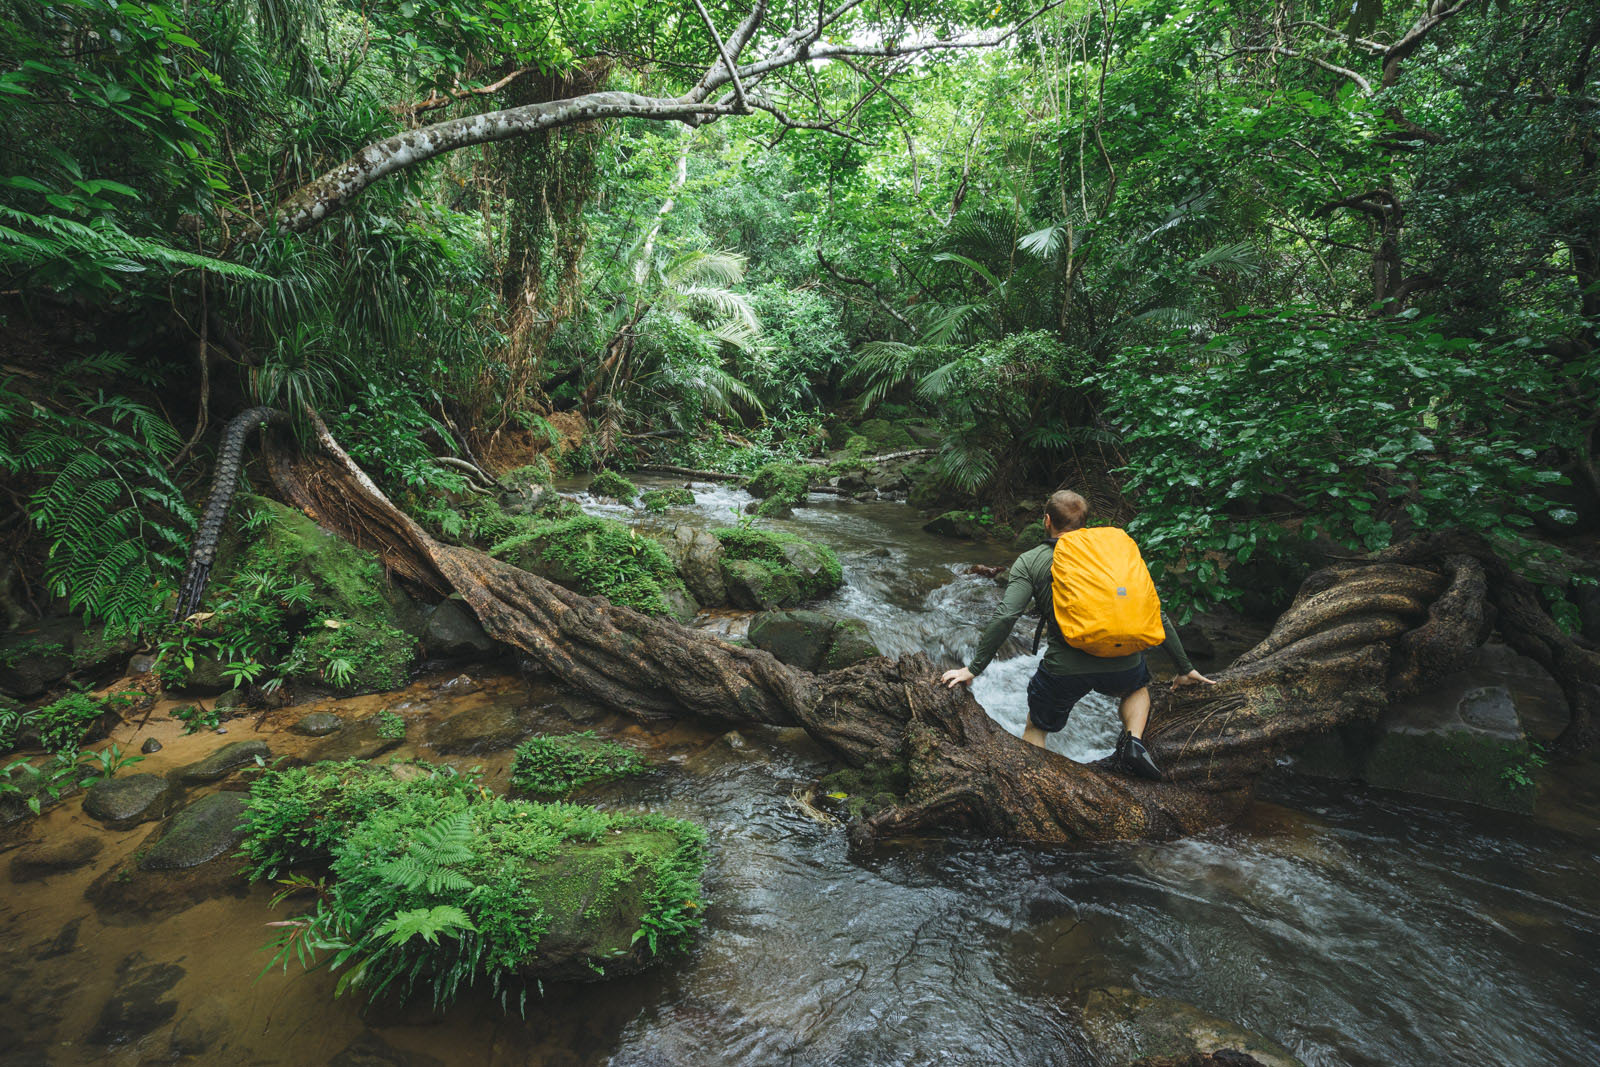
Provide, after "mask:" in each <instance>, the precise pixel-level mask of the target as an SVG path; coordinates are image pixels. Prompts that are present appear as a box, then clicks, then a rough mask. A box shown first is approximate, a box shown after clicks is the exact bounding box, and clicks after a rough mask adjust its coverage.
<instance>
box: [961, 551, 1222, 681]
mask: <svg viewBox="0 0 1600 1067" xmlns="http://www.w3.org/2000/svg"><path fill="white" fill-rule="evenodd" d="M1054 553H1055V542H1054V541H1047V542H1045V543H1044V544H1042V545H1040V546H1039V547H1038V548H1030V549H1029V550H1028V551H1026V552H1024V553H1023V554H1022V555H1020V556H1018V557H1017V561H1016V562H1015V563H1013V564H1012V565H1011V570H1010V572H1009V573H1008V575H1007V577H1006V591H1005V594H1004V595H1003V596H1002V597H1001V598H1000V606H999V607H997V608H995V609H994V614H993V615H990V616H989V621H988V622H987V623H985V624H984V627H983V636H982V637H981V638H980V639H979V640H978V651H977V652H976V653H974V654H973V657H972V662H971V663H970V664H968V665H967V670H969V671H971V672H972V673H973V674H974V675H978V674H982V673H983V669H984V668H985V667H987V666H989V661H990V660H992V659H994V654H995V653H996V652H998V651H999V650H1000V646H1001V645H1002V644H1003V643H1004V642H1005V639H1006V637H1007V636H1009V635H1010V633H1011V628H1012V627H1013V626H1015V625H1016V624H1017V620H1018V619H1020V618H1022V613H1023V612H1025V611H1027V610H1028V605H1029V603H1036V604H1038V605H1039V610H1040V611H1053V610H1055V608H1054V604H1053V603H1052V601H1051V596H1050V560H1051V558H1052V556H1053V555H1054ZM1161 625H1162V626H1164V627H1165V628H1166V631H1167V635H1166V639H1165V640H1163V641H1162V642H1161V647H1162V648H1163V649H1165V650H1166V653H1167V655H1169V656H1171V657H1172V659H1173V662H1174V663H1176V664H1177V665H1178V673H1180V674H1186V673H1188V672H1189V671H1191V670H1193V669H1194V664H1192V663H1190V662H1189V656H1188V653H1186V652H1184V650H1183V642H1182V641H1181V640H1179V638H1178V628H1177V627H1176V626H1174V625H1172V620H1171V619H1169V618H1167V613H1166V612H1164V611H1163V612H1162V613H1161ZM1044 632H1045V651H1044V659H1043V660H1042V661H1041V662H1040V664H1039V665H1040V666H1041V667H1043V668H1044V669H1045V671H1047V672H1048V673H1050V674H1055V675H1063V674H1100V673H1102V672H1105V671H1123V670H1127V669H1129V668H1131V667H1135V666H1137V665H1138V663H1139V657H1140V656H1143V655H1144V653H1143V652H1134V653H1132V654H1130V655H1127V656H1093V655H1090V654H1089V653H1087V652H1085V651H1083V650H1082V649H1079V648H1073V647H1072V646H1071V645H1069V644H1067V643H1066V642H1065V641H1063V640H1062V639H1061V633H1060V631H1058V630H1057V629H1056V627H1054V626H1046V627H1045V629H1044Z"/></svg>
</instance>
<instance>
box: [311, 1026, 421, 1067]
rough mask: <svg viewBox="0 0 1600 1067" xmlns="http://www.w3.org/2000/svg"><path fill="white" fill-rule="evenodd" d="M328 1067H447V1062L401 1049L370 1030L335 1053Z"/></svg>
mask: <svg viewBox="0 0 1600 1067" xmlns="http://www.w3.org/2000/svg"><path fill="white" fill-rule="evenodd" d="M328 1067H445V1064H444V1061H443V1060H441V1059H438V1058H437V1057H434V1056H430V1055H428V1054H427V1053H425V1052H404V1051H401V1050H400V1049H397V1048H395V1047H394V1046H393V1045H391V1044H389V1043H388V1042H387V1041H385V1040H384V1039H383V1038H382V1037H380V1036H378V1035H377V1034H376V1033H374V1032H373V1031H371V1030H368V1031H366V1032H365V1033H363V1034H362V1035H361V1036H360V1037H358V1038H356V1039H355V1040H354V1041H352V1042H350V1044H348V1045H346V1046H345V1047H344V1048H343V1049H341V1050H340V1051H339V1052H337V1053H335V1054H334V1057H333V1059H331V1060H329V1061H328Z"/></svg>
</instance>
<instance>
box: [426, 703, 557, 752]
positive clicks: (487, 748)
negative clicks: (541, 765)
mask: <svg viewBox="0 0 1600 1067" xmlns="http://www.w3.org/2000/svg"><path fill="white" fill-rule="evenodd" d="M531 733H533V725H532V723H531V722H529V721H528V717H527V716H526V714H525V713H524V712H523V711H521V710H519V709H516V708H508V707H503V706H491V707H487V708H472V709H470V710H468V711H462V712H457V713H456V714H454V715H452V716H450V717H449V718H448V719H444V720H443V721H441V722H436V723H434V724H433V725H432V726H430V727H429V728H428V733H427V743H428V744H429V745H430V746H431V747H432V748H433V749H434V751H436V752H441V753H447V754H460V755H468V756H473V755H478V754H479V753H483V752H498V751H500V750H502V749H507V748H511V747H512V746H514V745H516V744H517V742H519V741H521V740H522V739H523V738H525V737H527V736H528V735H529V734H531Z"/></svg>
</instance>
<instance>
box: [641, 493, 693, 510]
mask: <svg viewBox="0 0 1600 1067" xmlns="http://www.w3.org/2000/svg"><path fill="white" fill-rule="evenodd" d="M639 503H641V504H643V505H644V509H645V510H646V511H653V512H656V513H657V514H659V513H661V512H663V511H666V510H667V509H668V508H686V507H688V506H690V505H691V504H693V503H694V493H692V492H690V491H689V490H688V489H685V488H683V487H682V486H674V487H672V488H670V489H646V490H645V491H644V493H643V494H642V495H641V496H640V497H639Z"/></svg>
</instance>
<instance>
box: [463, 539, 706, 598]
mask: <svg viewBox="0 0 1600 1067" xmlns="http://www.w3.org/2000/svg"><path fill="white" fill-rule="evenodd" d="M490 554H491V555H493V556H496V557H498V558H500V559H504V560H505V561H506V562H508V563H511V564H514V565H516V566H518V567H521V568H522V569H523V570H526V571H532V572H533V573H534V574H538V575H541V576H542V577H545V578H548V579H550V580H551V581H553V582H558V583H560V584H561V585H564V586H566V587H567V588H568V589H571V590H573V591H575V592H578V593H582V594H583V595H585V596H603V597H609V598H610V600H611V601H612V603H614V604H622V605H625V606H627V607H630V608H633V609H635V610H636V611H642V612H644V613H645V614H647V615H659V616H676V617H682V613H683V612H684V611H685V609H686V608H689V609H690V610H689V611H688V614H689V617H693V615H694V611H693V610H692V605H693V601H692V599H689V594H688V590H687V589H686V588H685V587H684V584H683V580H682V579H681V578H679V577H678V573H677V571H676V570H675V569H674V568H673V566H672V561H671V560H670V559H669V558H668V557H667V554H666V552H665V551H664V550H663V549H662V547H661V545H659V544H658V543H656V541H654V540H653V539H651V538H650V537H647V536H641V535H640V534H639V533H637V532H636V531H635V530H633V529H632V528H630V527H628V526H625V525H624V524H622V523H620V522H617V521H615V520H613V519H602V518H598V517H596V516H593V515H578V516H575V517H573V518H570V519H559V520H556V521H554V522H543V523H533V524H531V525H530V526H529V527H528V529H527V531H526V532H524V533H521V534H518V535H517V536H515V537H512V538H509V539H508V540H505V541H502V542H501V543H500V544H497V545H495V546H494V548H493V549H491V550H490Z"/></svg>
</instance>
